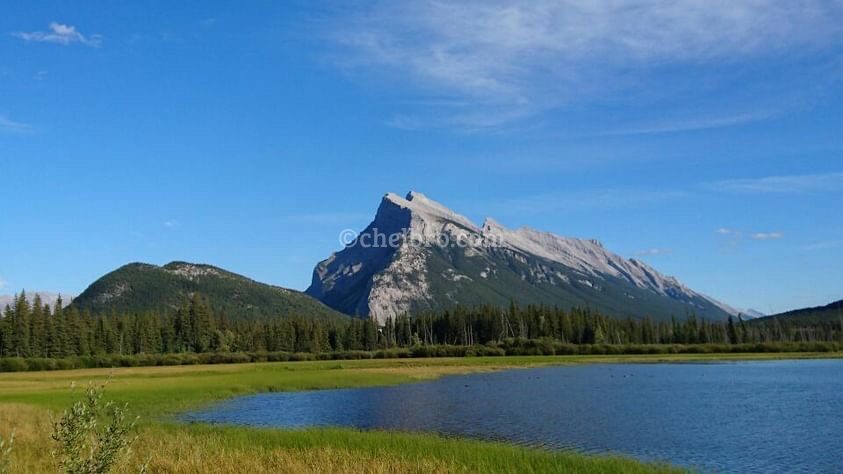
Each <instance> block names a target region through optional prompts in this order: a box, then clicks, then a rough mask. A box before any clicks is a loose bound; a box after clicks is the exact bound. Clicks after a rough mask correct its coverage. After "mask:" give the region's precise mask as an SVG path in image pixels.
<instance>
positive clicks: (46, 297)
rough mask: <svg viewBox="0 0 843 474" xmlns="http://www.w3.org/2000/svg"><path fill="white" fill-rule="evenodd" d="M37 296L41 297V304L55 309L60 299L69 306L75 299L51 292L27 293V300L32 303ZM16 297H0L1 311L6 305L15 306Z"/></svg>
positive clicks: (71, 296)
mask: <svg viewBox="0 0 843 474" xmlns="http://www.w3.org/2000/svg"><path fill="white" fill-rule="evenodd" d="M35 295H38V296H40V297H41V302H42V303H43V304H48V305H50V307H51V308H52V307H54V306H55V305H56V301H58V299H59V297H60V296H61V298H62V304H63V305H65V306H67V303H69V302H70V300H71V299H72V298H73V295H59V294H58V293H54V292H51V291H27V292H26V299H27V301H29V302H30V303H32V300H33V299H34V298H35ZM16 297H17V296H16V295H0V310H2V309H3V308H5V307H6V305H9V306H11V305H13V304H14V303H15V298H16Z"/></svg>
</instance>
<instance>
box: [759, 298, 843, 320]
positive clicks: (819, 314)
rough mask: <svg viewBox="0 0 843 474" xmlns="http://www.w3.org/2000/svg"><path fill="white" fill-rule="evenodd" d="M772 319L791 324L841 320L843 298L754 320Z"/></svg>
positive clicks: (842, 316) (842, 318) (842, 317)
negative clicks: (823, 304)
mask: <svg viewBox="0 0 843 474" xmlns="http://www.w3.org/2000/svg"><path fill="white" fill-rule="evenodd" d="M773 320H779V321H787V322H789V323H793V324H803V325H805V324H817V323H839V322H840V321H841V320H843V300H840V301H835V302H834V303H831V304H827V305H825V306H817V307H814V308H804V309H797V310H793V311H788V312H786V313H781V314H775V315H773V316H767V317H765V318H758V319H756V321H760V322H765V321H766V322H769V321H773Z"/></svg>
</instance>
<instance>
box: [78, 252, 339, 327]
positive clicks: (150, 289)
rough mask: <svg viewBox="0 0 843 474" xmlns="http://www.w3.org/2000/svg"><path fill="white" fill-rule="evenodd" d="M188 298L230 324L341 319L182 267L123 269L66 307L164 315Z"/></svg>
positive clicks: (252, 284) (219, 273)
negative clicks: (232, 320) (198, 296)
mask: <svg viewBox="0 0 843 474" xmlns="http://www.w3.org/2000/svg"><path fill="white" fill-rule="evenodd" d="M194 293H200V294H201V295H202V296H203V297H205V298H207V301H208V303H209V304H210V305H211V306H212V307H213V308H214V309H215V310H216V311H218V312H223V313H224V314H226V315H227V316H228V317H230V318H247V319H253V318H271V317H288V316H303V317H314V318H341V317H344V315H342V314H341V313H339V312H337V311H335V310H333V309H331V308H329V307H327V306H325V305H324V304H322V303H320V302H319V301H318V300H316V299H314V298H312V297H310V296H308V295H306V294H304V293H301V292H298V291H295V290H289V289H286V288H281V287H277V286H272V285H267V284H264V283H259V282H256V281H254V280H251V279H249V278H246V277H244V276H241V275H238V274H236V273H231V272H229V271H226V270H223V269H221V268H217V267H213V266H211V265H199V264H193V263H186V262H172V263H168V264H167V265H164V266H163V267H159V266H157V265H150V264H146V263H131V264H128V265H125V266H123V267H120V268H118V269H117V270H115V271H113V272H111V273H109V274H107V275H105V276H103V277H102V278H100V279H98V280H97V281H95V282H94V283H93V284H91V286H89V287H88V288H87V289H86V290H85V291H84V292H82V294H80V295H79V296H78V297H76V298H75V299H74V300H73V302H72V303H71V304H72V306H74V307H76V309H78V310H80V311H88V312H90V313H92V314H108V313H112V312H116V313H133V312H162V311H164V312H166V311H169V310H173V309H176V308H178V307H179V306H181V305H183V304H184V302H185V301H186V300H187V299H189V298H190V296H191V295H193V294H194Z"/></svg>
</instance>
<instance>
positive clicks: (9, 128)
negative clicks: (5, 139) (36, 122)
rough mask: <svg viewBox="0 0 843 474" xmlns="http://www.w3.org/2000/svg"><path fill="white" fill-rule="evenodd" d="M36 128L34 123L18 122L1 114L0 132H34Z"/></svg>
mask: <svg viewBox="0 0 843 474" xmlns="http://www.w3.org/2000/svg"><path fill="white" fill-rule="evenodd" d="M34 131H35V128H34V127H33V126H32V125H29V124H26V123H23V122H16V121H14V120H12V119H10V118H8V117H6V116H5V115H0V132H4V133H32V132H34Z"/></svg>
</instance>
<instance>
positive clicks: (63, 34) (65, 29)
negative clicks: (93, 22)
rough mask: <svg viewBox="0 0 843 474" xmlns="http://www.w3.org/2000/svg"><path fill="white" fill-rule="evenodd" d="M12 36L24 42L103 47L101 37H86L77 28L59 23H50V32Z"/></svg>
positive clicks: (13, 34) (22, 33)
mask: <svg viewBox="0 0 843 474" xmlns="http://www.w3.org/2000/svg"><path fill="white" fill-rule="evenodd" d="M11 35H12V36H14V37H16V38H20V39H22V40H24V41H31V42H39V43H55V44H60V45H64V46H67V45H70V44H74V43H79V44H83V45H85V46H91V47H94V48H98V47H100V46H101V45H102V36H101V35H97V34H93V35H84V34H82V33H81V32H80V31H78V30H76V27H75V26H73V25H65V24H62V23H57V22H52V23H50V27H49V31H30V32H17V33H11Z"/></svg>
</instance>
